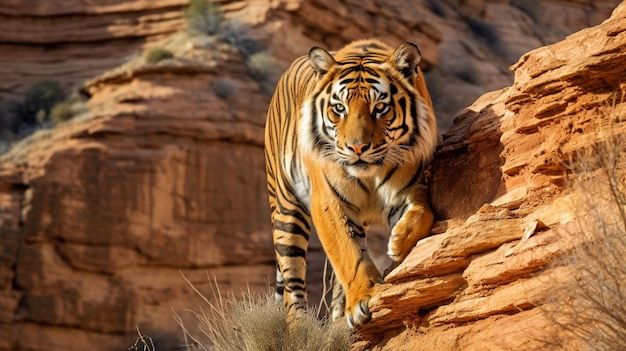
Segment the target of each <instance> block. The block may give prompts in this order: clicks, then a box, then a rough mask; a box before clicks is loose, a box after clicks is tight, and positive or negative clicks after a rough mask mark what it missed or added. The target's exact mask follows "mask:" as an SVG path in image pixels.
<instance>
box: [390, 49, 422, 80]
mask: <svg viewBox="0 0 626 351" xmlns="http://www.w3.org/2000/svg"><path fill="white" fill-rule="evenodd" d="M421 60H422V54H421V53H420V49H419V48H418V47H417V45H415V44H413V43H409V42H406V43H403V44H400V46H398V47H397V48H396V50H395V51H394V52H393V54H391V56H390V57H389V60H388V62H389V63H390V64H391V65H392V66H393V67H395V68H396V69H397V70H398V71H399V72H400V73H402V75H403V76H405V77H406V78H407V79H413V78H415V75H416V74H417V66H418V65H419V63H420V61H421Z"/></svg>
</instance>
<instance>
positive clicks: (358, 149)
mask: <svg viewBox="0 0 626 351" xmlns="http://www.w3.org/2000/svg"><path fill="white" fill-rule="evenodd" d="M346 147H347V148H348V149H350V150H352V151H354V153H355V154H357V155H360V154H362V153H364V152H365V151H367V150H368V149H369V148H370V144H369V143H368V144H356V143H355V144H346Z"/></svg>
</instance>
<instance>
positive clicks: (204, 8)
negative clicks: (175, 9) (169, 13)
mask: <svg viewBox="0 0 626 351" xmlns="http://www.w3.org/2000/svg"><path fill="white" fill-rule="evenodd" d="M183 17H184V18H185V20H186V21H187V28H188V30H190V31H191V32H199V33H203V34H206V35H215V34H217V33H218V31H219V28H220V23H221V22H222V11H221V10H220V6H219V4H216V3H215V2H213V1H210V0H191V1H190V2H189V6H188V7H187V8H186V9H185V10H184V11H183Z"/></svg>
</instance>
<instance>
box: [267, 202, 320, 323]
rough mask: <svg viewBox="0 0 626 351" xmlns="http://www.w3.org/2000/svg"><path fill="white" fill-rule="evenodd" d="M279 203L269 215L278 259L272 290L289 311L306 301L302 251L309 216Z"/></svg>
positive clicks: (305, 243) (305, 303)
mask: <svg viewBox="0 0 626 351" xmlns="http://www.w3.org/2000/svg"><path fill="white" fill-rule="evenodd" d="M279 202H280V201H279ZM294 203H295V202H290V203H289V204H294ZM282 204H283V205H282V206H280V207H281V210H282V211H279V210H276V211H275V213H273V215H272V224H273V239H274V250H275V252H276V260H277V263H278V269H277V273H276V283H277V284H276V286H277V288H276V289H277V290H276V293H277V300H281V299H282V300H283V303H284V305H285V307H287V309H288V310H289V312H290V313H292V312H294V311H296V310H300V309H304V308H305V307H306V305H307V294H306V252H307V248H308V241H309V235H310V231H311V227H310V224H309V223H310V216H309V215H308V214H307V213H306V212H305V211H304V210H302V209H301V208H300V207H298V206H295V207H292V208H291V209H290V210H288V209H287V208H288V207H286V206H287V204H288V203H287V202H282Z"/></svg>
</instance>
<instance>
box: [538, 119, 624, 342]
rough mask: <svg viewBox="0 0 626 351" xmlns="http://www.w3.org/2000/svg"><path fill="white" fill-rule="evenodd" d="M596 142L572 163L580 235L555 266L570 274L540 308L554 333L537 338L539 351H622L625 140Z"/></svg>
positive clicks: (612, 138)
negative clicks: (566, 268) (578, 197)
mask: <svg viewBox="0 0 626 351" xmlns="http://www.w3.org/2000/svg"><path fill="white" fill-rule="evenodd" d="M604 130H607V131H609V132H610V130H611V127H610V126H609V127H608V128H606V127H605V129H604ZM598 140H600V141H599V142H598V143H597V144H596V145H594V146H593V147H591V148H590V149H588V150H585V151H584V152H580V153H578V154H577V155H575V157H574V160H573V162H572V166H571V167H572V170H573V174H574V182H573V185H572V186H573V187H574V189H577V190H582V193H583V194H584V195H585V196H584V198H583V200H581V201H580V203H578V204H577V206H578V208H577V211H578V212H579V213H580V218H581V219H582V221H581V223H583V224H581V227H580V233H582V234H583V235H584V237H583V238H582V239H583V240H582V244H580V245H577V246H576V247H575V248H574V250H573V251H572V252H571V253H568V254H566V255H564V256H563V257H562V258H560V259H559V261H558V262H556V264H558V265H566V266H569V267H571V268H572V272H573V275H574V276H573V277H572V278H573V279H570V280H569V283H566V284H565V285H562V286H558V287H555V288H554V291H553V292H552V296H553V297H552V299H551V300H550V301H547V302H548V303H546V304H545V305H544V306H542V310H543V312H544V315H545V316H546V318H547V319H548V320H549V321H550V323H551V324H553V325H554V326H556V329H557V330H558V332H557V333H555V334H558V335H552V336H550V337H549V338H546V340H541V341H542V342H543V343H544V344H545V349H550V350H570V349H572V347H573V345H577V346H576V348H577V349H585V350H626V304H625V303H624V302H625V301H626V257H625V254H626V136H625V135H619V134H618V135H614V136H609V137H607V136H605V135H602V134H601V133H599V135H598Z"/></svg>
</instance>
